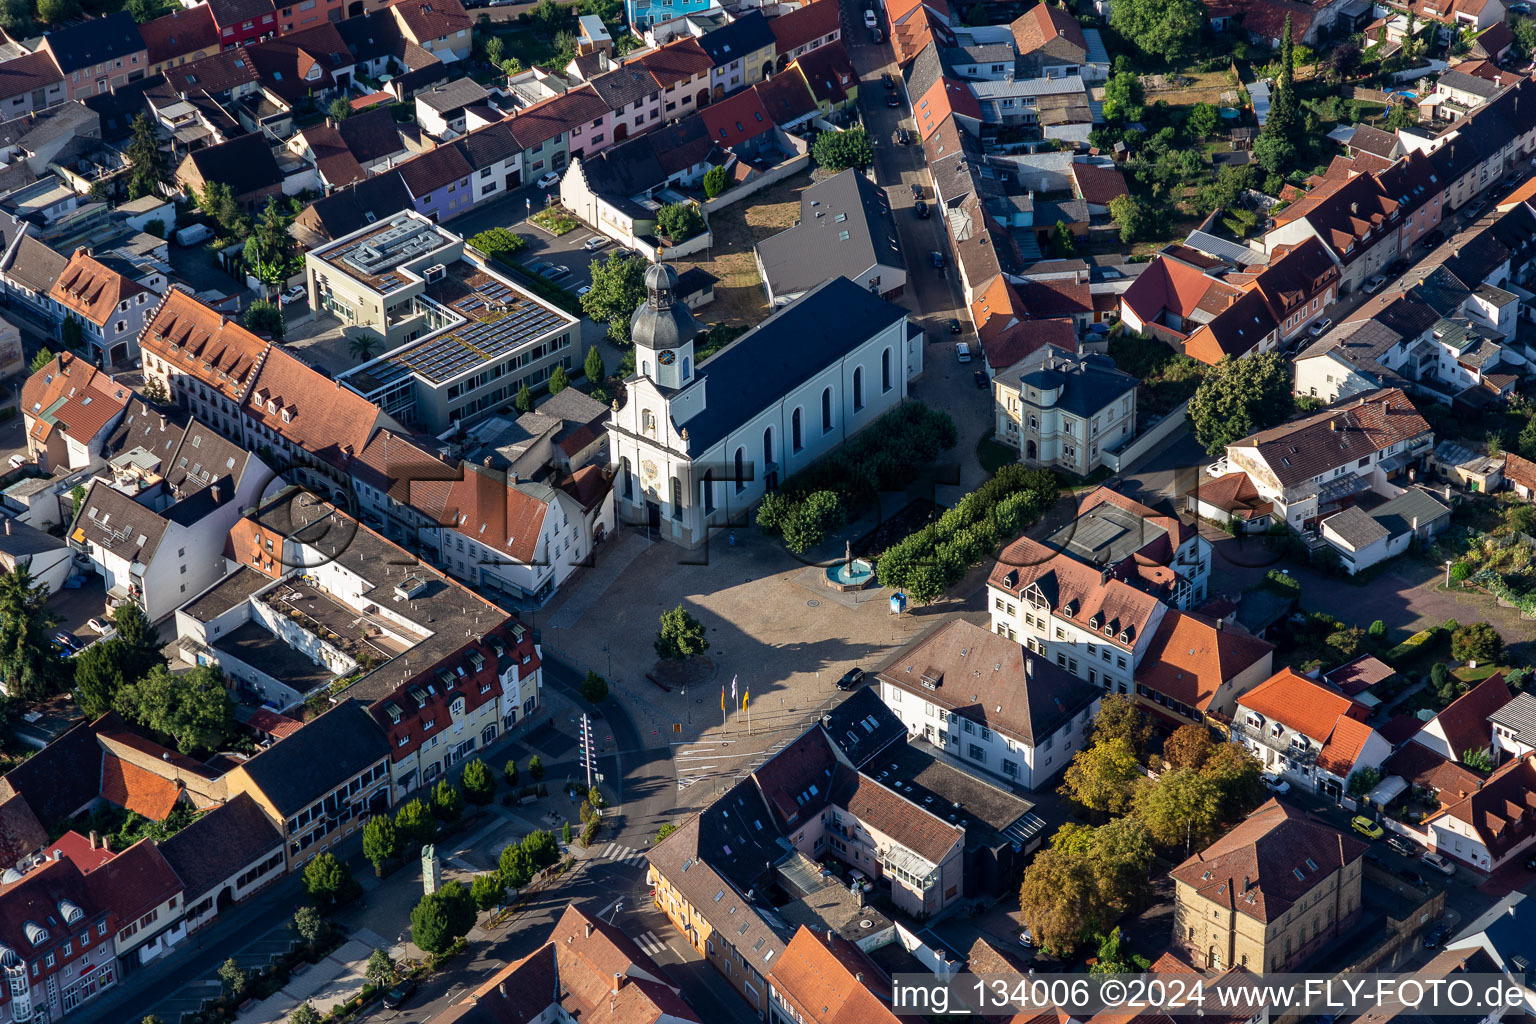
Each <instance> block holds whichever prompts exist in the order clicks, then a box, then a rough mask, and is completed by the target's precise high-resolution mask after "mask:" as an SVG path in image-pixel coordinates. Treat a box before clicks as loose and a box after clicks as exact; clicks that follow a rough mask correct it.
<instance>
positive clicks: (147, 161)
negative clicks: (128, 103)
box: [127, 114, 166, 199]
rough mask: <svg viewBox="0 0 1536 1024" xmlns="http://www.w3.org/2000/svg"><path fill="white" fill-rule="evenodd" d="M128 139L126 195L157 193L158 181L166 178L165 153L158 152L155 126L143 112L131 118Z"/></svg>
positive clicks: (158, 189)
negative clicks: (131, 122) (131, 123)
mask: <svg viewBox="0 0 1536 1024" xmlns="http://www.w3.org/2000/svg"><path fill="white" fill-rule="evenodd" d="M130 131H131V134H130V138H129V140H128V151H127V157H128V164H129V168H130V170H129V172H128V197H129V198H130V199H138V198H139V197H140V196H150V195H158V194H159V191H160V183H161V182H163V181H165V180H166V171H165V155H164V154H163V153H161V152H160V139H159V137H158V136H156V135H155V126H154V125H153V124H152V123H151V122H150V120H149V118H148V117H146V116H145V115H144V114H139V115H137V116H136V117H134V119H133V125H132V127H131V129H130Z"/></svg>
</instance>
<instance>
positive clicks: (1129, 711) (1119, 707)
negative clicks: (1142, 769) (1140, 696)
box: [1093, 693, 1152, 757]
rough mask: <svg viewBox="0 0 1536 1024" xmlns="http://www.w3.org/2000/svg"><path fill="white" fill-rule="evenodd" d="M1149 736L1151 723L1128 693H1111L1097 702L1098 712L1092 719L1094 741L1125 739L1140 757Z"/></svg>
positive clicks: (1150, 736) (1150, 734)
mask: <svg viewBox="0 0 1536 1024" xmlns="http://www.w3.org/2000/svg"><path fill="white" fill-rule="evenodd" d="M1151 738H1152V723H1151V722H1149V721H1147V716H1146V715H1145V714H1144V713H1143V712H1142V710H1141V708H1140V707H1138V706H1137V704H1136V702H1135V701H1134V700H1132V699H1131V698H1130V696H1129V695H1127V694H1124V693H1111V694H1107V695H1105V697H1104V699H1103V700H1102V701H1100V702H1099V714H1098V717H1097V718H1095V719H1094V720H1093V742H1094V743H1104V742H1107V741H1109V740H1112V739H1121V740H1125V742H1126V743H1128V744H1130V747H1131V750H1132V751H1133V752H1134V753H1135V754H1136V756H1138V757H1140V756H1141V755H1142V754H1143V753H1145V752H1146V749H1147V741H1148V740H1150V739H1151Z"/></svg>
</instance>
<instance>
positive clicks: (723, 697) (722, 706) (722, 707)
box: [720, 686, 725, 711]
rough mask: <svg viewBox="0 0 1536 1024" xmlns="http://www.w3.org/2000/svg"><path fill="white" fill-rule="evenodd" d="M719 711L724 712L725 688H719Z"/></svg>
mask: <svg viewBox="0 0 1536 1024" xmlns="http://www.w3.org/2000/svg"><path fill="white" fill-rule="evenodd" d="M720 710H721V711H724V710H725V687H723V686H722V687H720Z"/></svg>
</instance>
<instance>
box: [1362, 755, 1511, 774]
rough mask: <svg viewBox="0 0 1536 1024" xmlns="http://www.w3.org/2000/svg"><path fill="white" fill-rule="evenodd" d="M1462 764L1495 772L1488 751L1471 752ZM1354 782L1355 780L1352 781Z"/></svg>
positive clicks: (1464, 757) (1463, 756)
mask: <svg viewBox="0 0 1536 1024" xmlns="http://www.w3.org/2000/svg"><path fill="white" fill-rule="evenodd" d="M1461 763H1462V764H1464V765H1466V766H1467V767H1468V768H1471V769H1472V770H1474V771H1479V772H1491V771H1493V758H1492V757H1490V756H1489V754H1488V751H1486V750H1469V751H1467V752H1466V753H1465V754H1463V755H1462V756H1461ZM1351 781H1353V780H1351Z"/></svg>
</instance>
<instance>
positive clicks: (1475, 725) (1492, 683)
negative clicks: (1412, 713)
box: [1413, 674, 1523, 761]
mask: <svg viewBox="0 0 1536 1024" xmlns="http://www.w3.org/2000/svg"><path fill="white" fill-rule="evenodd" d="M1513 699H1514V695H1513V694H1512V693H1511V692H1510V689H1509V686H1508V684H1506V683H1505V682H1504V676H1503V675H1502V674H1495V675H1491V676H1489V677H1488V678H1487V679H1484V680H1483V681H1482V682H1480V683H1478V684H1477V685H1476V686H1474V687H1472V688H1471V689H1470V690H1468V691H1467V692H1466V693H1464V694H1462V695H1461V696H1460V697H1457V698H1456V699H1455V700H1453V701H1451V703H1450V704H1448V705H1446V706H1445V707H1444V708H1442V709H1440V712H1439V714H1437V715H1435V717H1434V718H1431V719H1430V720H1429V721H1428V722H1425V723H1424V727H1423V728H1422V729H1420V730H1419V731H1418V732H1416V733H1414V734H1413V742H1414V743H1418V744H1421V745H1422V746H1425V747H1428V748H1429V749H1430V750H1433V751H1434V752H1435V753H1437V754H1439V755H1440V756H1441V757H1443V758H1445V759H1446V760H1448V761H1465V760H1466V759H1467V755H1469V754H1488V753H1490V752H1491V751H1492V749H1493V748H1494V747H1495V746H1500V747H1501V748H1502V749H1505V750H1509V747H1506V746H1504V745H1503V744H1501V743H1500V739H1501V737H1500V736H1499V735H1498V729H1497V728H1493V727H1490V725H1489V722H1490V721H1491V720H1493V718H1494V716H1495V715H1499V714H1500V713H1501V712H1503V711H1504V709H1506V708H1508V707H1509V705H1510V703H1511V702H1512V701H1513ZM1518 711H1519V709H1518V708H1516V709H1513V710H1512V713H1511V714H1509V715H1505V718H1506V719H1509V718H1514V719H1517V720H1518V718H1519V715H1518ZM1511 731H1515V730H1511ZM1516 734H1517V735H1518V732H1517V733H1516ZM1512 738H1513V737H1504V739H1506V740H1507V739H1512ZM1511 746H1513V745H1511ZM1510 752H1512V753H1514V754H1515V755H1516V756H1517V757H1520V756H1523V752H1522V751H1520V750H1519V749H1518V747H1516V748H1515V749H1514V750H1512V751H1510Z"/></svg>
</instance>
